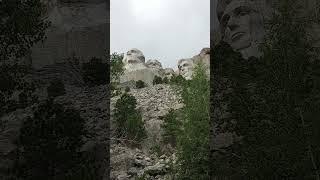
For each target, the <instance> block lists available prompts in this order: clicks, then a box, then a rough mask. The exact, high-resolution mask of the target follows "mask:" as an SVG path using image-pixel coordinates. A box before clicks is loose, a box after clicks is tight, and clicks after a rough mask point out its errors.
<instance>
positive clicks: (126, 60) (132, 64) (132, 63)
mask: <svg viewBox="0 0 320 180" xmlns="http://www.w3.org/2000/svg"><path fill="white" fill-rule="evenodd" d="M122 62H123V64H124V69H125V72H130V71H135V70H139V69H146V68H147V66H146V65H145V57H144V55H143V53H142V51H140V50H139V49H136V48H133V49H130V50H129V51H128V52H127V53H125V54H124V57H123V60H122Z"/></svg>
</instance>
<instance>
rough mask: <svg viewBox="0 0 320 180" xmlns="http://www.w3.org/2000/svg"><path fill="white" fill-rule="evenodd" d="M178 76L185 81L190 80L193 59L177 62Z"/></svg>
mask: <svg viewBox="0 0 320 180" xmlns="http://www.w3.org/2000/svg"><path fill="white" fill-rule="evenodd" d="M178 69H179V74H180V75H182V76H183V77H184V78H185V79H187V80H190V79H191V78H192V74H193V69H194V62H193V59H191V58H189V59H180V60H179V61H178Z"/></svg>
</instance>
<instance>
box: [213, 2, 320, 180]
mask: <svg viewBox="0 0 320 180" xmlns="http://www.w3.org/2000/svg"><path fill="white" fill-rule="evenodd" d="M276 9H277V13H276V14H274V15H273V19H272V20H271V22H270V26H268V34H267V36H266V41H265V43H264V44H263V46H262V50H263V53H264V56H263V57H262V58H260V59H256V58H250V59H249V60H245V59H242V58H241V57H239V54H238V53H232V52H230V51H231V50H230V48H229V49H228V47H226V46H225V45H223V44H222V45H221V46H220V47H217V49H215V50H214V52H216V53H217V55H215V57H214V59H215V63H216V64H215V65H214V67H217V71H216V72H214V77H215V78H216V79H217V80H220V83H221V82H222V80H223V79H224V78H225V79H228V80H229V81H230V88H231V89H233V92H232V93H229V94H225V97H224V98H222V99H224V102H225V103H229V104H230V105H229V110H228V111H229V112H230V115H231V116H230V117H228V118H225V119H215V125H216V127H217V131H219V132H234V133H236V135H238V136H239V137H240V136H241V137H242V139H241V141H240V142H235V143H234V144H232V145H231V146H229V147H226V148H223V150H222V151H224V153H220V157H219V156H216V159H214V163H213V164H214V167H215V170H214V173H215V174H216V175H218V174H219V175H220V174H224V175H226V176H229V177H230V178H231V179H266V180H267V179H307V178H309V179H317V178H320V177H319V172H317V170H316V169H319V165H320V161H319V147H320V146H319V143H318V142H317V143H316V142H315V141H312V140H311V139H313V138H314V137H315V135H316V134H317V132H319V130H315V129H319V123H316V122H315V121H314V119H313V120H312V118H311V116H313V115H316V114H318V111H319V109H320V104H319V102H320V101H319V100H320V98H319V97H320V96H319V92H320V88H319V86H318V87H317V86H316V84H318V83H319V74H318V72H319V69H320V68H319V67H320V66H319V62H317V61H314V58H315V57H313V56H312V53H311V51H312V50H313V48H311V43H310V42H308V38H307V34H306V27H308V21H306V20H304V19H301V17H299V16H298V14H299V13H298V12H297V11H296V10H297V9H299V6H298V4H297V2H296V1H293V0H284V1H281V2H279V3H278V5H277V7H276ZM223 48H225V49H223ZM226 52H230V53H228V54H226ZM215 85H216V86H215V87H218V88H217V89H216V90H215V91H216V93H219V91H221V89H219V85H218V83H216V84H215ZM220 93H221V92H220ZM215 103H220V102H215ZM311 114H312V115H311ZM318 120H319V119H318ZM219 161H224V162H226V163H220V162H219Z"/></svg>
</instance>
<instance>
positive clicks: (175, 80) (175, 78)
mask: <svg viewBox="0 0 320 180" xmlns="http://www.w3.org/2000/svg"><path fill="white" fill-rule="evenodd" d="M185 82H186V79H185V78H184V77H183V76H182V75H178V76H173V77H172V78H171V79H170V84H177V85H182V84H183V83H185Z"/></svg>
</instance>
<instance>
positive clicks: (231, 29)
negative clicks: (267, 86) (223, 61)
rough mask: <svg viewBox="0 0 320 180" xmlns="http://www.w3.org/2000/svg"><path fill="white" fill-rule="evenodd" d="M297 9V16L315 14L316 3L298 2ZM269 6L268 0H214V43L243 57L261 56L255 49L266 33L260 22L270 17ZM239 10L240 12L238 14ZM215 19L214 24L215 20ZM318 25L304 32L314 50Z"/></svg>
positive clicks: (301, 0) (316, 43) (317, 41)
mask: <svg viewBox="0 0 320 180" xmlns="http://www.w3.org/2000/svg"><path fill="white" fill-rule="evenodd" d="M298 1H299V2H298V3H300V4H301V8H300V9H299V10H298V13H297V16H299V17H302V16H305V15H306V14H307V13H310V12H312V11H315V10H316V8H317V7H319V1H317V0H298ZM271 3H277V1H269V0H255V1H251V0H228V1H227V0H214V2H213V4H214V5H215V6H214V8H215V9H216V11H215V12H216V14H214V19H213V24H214V25H213V26H214V29H213V31H214V32H215V33H214V35H213V37H216V38H215V39H214V43H215V44H216V43H218V42H219V41H220V40H224V41H226V42H228V43H229V44H230V45H231V47H232V48H233V49H234V50H236V51H239V52H240V53H241V54H242V55H243V57H244V58H248V57H250V56H255V57H259V56H261V55H262V53H261V52H260V51H259V49H258V46H259V44H261V43H262V41H263V38H264V36H265V34H266V30H265V28H264V23H265V22H266V21H267V20H268V19H270V18H271V17H272V11H274V9H273V8H272V4H271ZM238 10H240V12H238ZM217 20H218V21H217ZM319 29H320V25H319V24H316V23H315V24H313V25H312V27H311V28H310V29H307V32H308V33H309V35H310V36H311V37H312V39H313V42H314V47H319V44H320V43H319V42H320V36H319V33H318V32H319V31H320V30H319Z"/></svg>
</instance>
